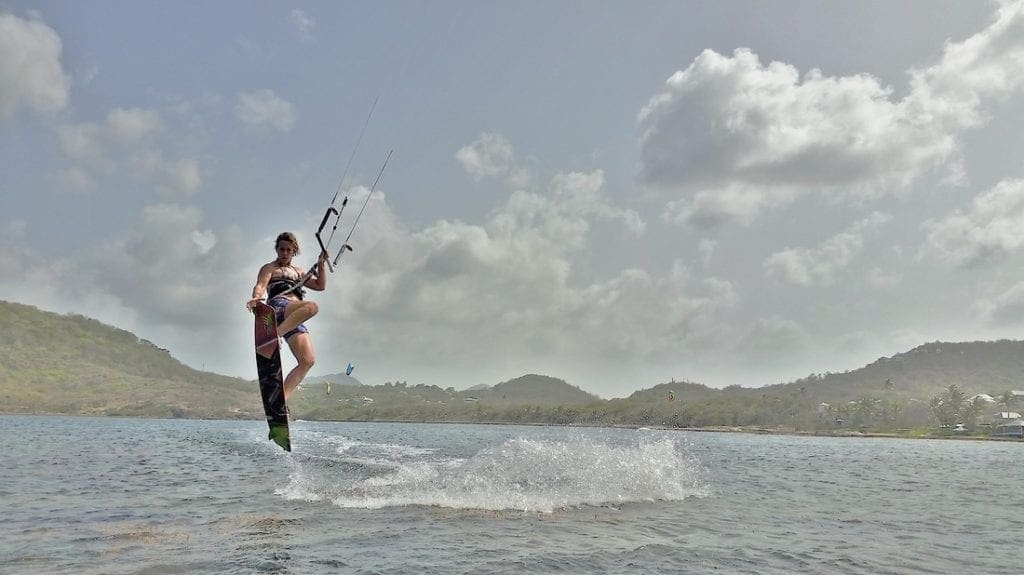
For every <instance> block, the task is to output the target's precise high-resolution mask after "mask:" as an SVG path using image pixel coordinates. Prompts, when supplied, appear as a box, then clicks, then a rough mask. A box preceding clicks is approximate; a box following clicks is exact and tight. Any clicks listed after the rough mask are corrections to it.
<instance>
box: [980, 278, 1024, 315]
mask: <svg viewBox="0 0 1024 575" xmlns="http://www.w3.org/2000/svg"><path fill="white" fill-rule="evenodd" d="M977 307H978V308H979V310H980V311H981V314H982V316H983V317H985V318H986V319H987V320H988V321H989V322H990V323H993V324H996V325H1020V324H1022V323H1024V282H1020V283H1018V284H1016V285H1014V286H1012V287H1010V288H1009V289H1007V290H1006V291H1004V292H1003V293H1001V294H998V295H997V296H996V297H994V298H991V299H987V300H982V301H981V302H979V304H978V306H977Z"/></svg>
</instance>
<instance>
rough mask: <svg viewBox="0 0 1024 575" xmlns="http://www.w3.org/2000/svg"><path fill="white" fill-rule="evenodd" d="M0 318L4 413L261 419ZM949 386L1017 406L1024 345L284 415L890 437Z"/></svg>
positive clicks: (153, 359) (69, 326) (149, 348)
mask: <svg viewBox="0 0 1024 575" xmlns="http://www.w3.org/2000/svg"><path fill="white" fill-rule="evenodd" d="M0 317H2V318H3V322H2V323H0V398H2V401H0V412H4V413H69V414H71V413H73V414H91V415H132V416H148V417H194V418H252V419H261V418H262V417H263V415H262V406H261V404H260V399H259V391H258V386H257V385H256V383H255V382H252V381H246V380H242V379H238V378H231V377H225V376H221V375H216V374H212V373H206V372H201V371H197V370H194V369H192V368H190V367H188V366H186V365H183V364H182V363H180V362H179V361H177V360H175V359H174V358H173V357H171V354H170V352H169V351H168V350H166V349H161V348H159V347H157V346H156V345H154V344H153V343H151V342H149V341H146V340H141V339H139V338H138V337H137V336H135V335H133V334H131V333H129V332H127V331H124V330H121V329H117V328H114V327H111V326H108V325H104V324H102V323H100V322H98V321H96V320H93V319H89V318H86V317H83V316H79V315H59V314H55V313H50V312H45V311H40V310H38V309H36V308H34V307H30V306H26V305H21V304H15V303H8V302H2V301H0ZM325 381H331V382H332V384H334V385H332V386H330V387H328V386H326V385H323V383H324V382H325ZM950 385H956V386H958V387H959V388H960V389H961V390H962V391H963V392H964V393H965V394H966V395H967V396H968V397H970V396H972V395H974V394H977V393H986V394H989V395H991V396H993V397H997V398H1002V397H1008V398H1009V399H1000V400H999V401H1001V402H1002V403H999V404H991V407H983V408H981V410H980V411H979V412H978V414H977V415H978V417H981V418H984V417H985V416H986V414H985V413H984V411H985V410H986V409H988V410H989V411H998V410H1004V409H1011V410H1013V411H1020V410H1022V409H1024V405H1021V401H1020V400H1018V399H1014V398H1013V397H1012V394H1008V393H1006V392H1007V391H1009V390H1024V342H1020V341H1005V340H1004V341H995V342H968V343H938V342H936V343H929V344H926V345H922V346H919V347H917V348H915V349H912V350H910V351H908V352H906V353H900V354H897V355H895V356H893V357H888V358H885V357H883V358H880V359H879V360H877V361H875V362H873V363H871V364H869V365H867V366H864V367H862V368H860V369H856V370H853V371H849V372H846V373H825V374H812V375H810V376H808V377H805V378H802V379H799V380H797V381H793V382H789V383H782V384H776V385H770V386H765V387H758V388H744V387H739V386H730V387H727V388H725V389H714V388H710V387H707V386H705V385H702V384H700V383H694V382H677V381H671V382H668V383H661V384H658V385H655V386H653V387H650V388H648V389H642V390H639V391H636V392H634V393H632V394H631V395H629V396H628V397H625V398H621V399H611V400H603V399H601V398H599V397H597V396H596V395H593V394H591V393H588V392H586V391H583V390H582V389H580V388H579V387H577V386H575V385H570V384H569V383H567V382H565V381H564V380H561V379H557V378H554V377H549V376H544V375H536V374H530V375H524V376H522V377H518V378H515V379H511V380H509V381H505V382H501V383H499V384H497V385H494V386H493V387H488V386H486V385H478V386H474V387H472V388H470V389H467V390H463V391H456V390H455V389H454V388H452V387H449V388H446V389H442V388H441V387H438V386H436V385H426V384H417V385H413V386H409V385H407V384H406V383H405V382H395V383H391V382H388V383H385V384H383V385H374V386H368V385H363V384H361V383H360V382H359V381H358V380H357V379H355V378H352V377H349V376H345V375H344V374H329V375H324V376H319V377H315V378H310V379H309V380H308V381H306V382H305V383H304V384H303V386H302V387H301V388H300V389H299V390H298V392H296V395H295V396H293V397H292V398H291V400H290V401H289V408H290V410H291V413H292V416H293V417H296V418H300V419H327V420H349V421H353V420H354V421H382V420H393V421H473V422H489V423H497V422H504V423H551V424H559V425H658V426H666V427H695V426H730V427H736V426H744V427H758V428H761V427H772V428H789V429H798V430H830V429H831V430H834V429H836V427H837V426H842V427H844V428H847V429H852V430H859V429H865V428H870V429H887V430H893V429H897V428H911V427H921V426H928V425H929V424H930V423H932V422H933V420H934V419H935V417H934V414H933V413H932V411H931V409H930V408H929V401H930V400H931V399H932V398H933V397H937V396H941V395H942V394H944V393H945V392H946V390H947V388H948V387H949V386H950ZM979 421H981V420H979Z"/></svg>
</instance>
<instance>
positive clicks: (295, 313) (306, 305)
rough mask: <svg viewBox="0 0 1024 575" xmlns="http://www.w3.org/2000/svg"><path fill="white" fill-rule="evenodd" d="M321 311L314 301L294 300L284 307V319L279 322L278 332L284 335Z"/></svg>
mask: <svg viewBox="0 0 1024 575" xmlns="http://www.w3.org/2000/svg"><path fill="white" fill-rule="evenodd" d="M318 311H320V308H319V307H317V305H316V302H314V301H293V302H289V303H288V306H287V307H285V308H284V321H282V322H281V323H279V324H278V326H277V334H278V335H282V336H283V335H284V334H286V333H288V332H290V331H291V330H293V329H295V328H297V327H299V324H300V323H302V322H304V321H306V320H308V319H309V318H311V317H313V316H315V315H316V312H318Z"/></svg>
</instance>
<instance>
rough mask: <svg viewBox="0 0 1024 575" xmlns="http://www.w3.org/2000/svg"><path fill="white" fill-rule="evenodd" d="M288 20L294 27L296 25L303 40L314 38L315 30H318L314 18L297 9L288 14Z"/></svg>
mask: <svg viewBox="0 0 1024 575" xmlns="http://www.w3.org/2000/svg"><path fill="white" fill-rule="evenodd" d="M288 18H289V19H290V20H291V22H292V25H294V26H295V28H296V29H297V30H298V31H299V35H300V37H301V38H302V39H303V40H311V39H312V38H313V29H314V28H316V20H315V19H314V18H313V17H312V16H310V15H309V14H306V13H305V12H303V11H302V10H299V9H298V8H295V9H293V10H292V11H291V12H289V13H288Z"/></svg>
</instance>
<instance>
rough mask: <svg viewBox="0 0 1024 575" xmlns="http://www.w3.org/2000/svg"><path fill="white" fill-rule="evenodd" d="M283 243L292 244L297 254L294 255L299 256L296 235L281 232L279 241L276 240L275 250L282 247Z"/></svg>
mask: <svg viewBox="0 0 1024 575" xmlns="http://www.w3.org/2000/svg"><path fill="white" fill-rule="evenodd" d="M281 242H291V244H292V245H293V246H295V253H294V254H292V255H294V256H297V255H299V240H297V239H295V234H293V233H291V232H281V233H280V234H278V235H277V239H276V240H274V250H277V246H278V245H280V244H281Z"/></svg>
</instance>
